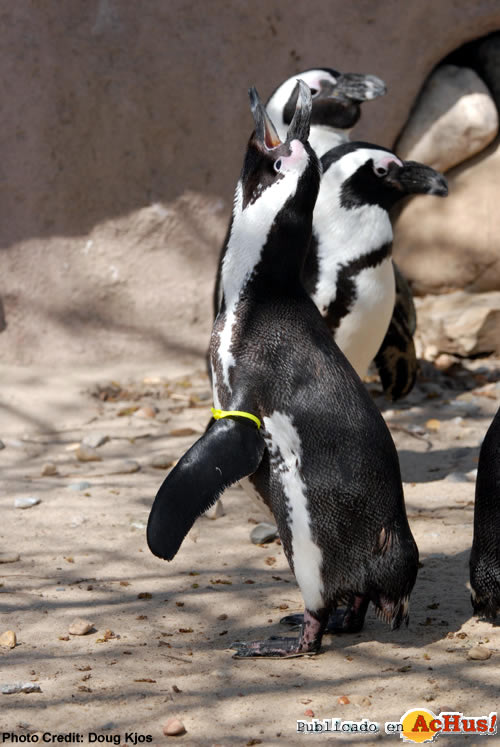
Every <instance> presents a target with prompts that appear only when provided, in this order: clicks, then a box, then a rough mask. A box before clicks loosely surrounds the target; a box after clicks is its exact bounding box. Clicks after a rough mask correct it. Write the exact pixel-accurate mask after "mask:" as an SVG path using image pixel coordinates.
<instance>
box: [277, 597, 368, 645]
mask: <svg viewBox="0 0 500 747" xmlns="http://www.w3.org/2000/svg"><path fill="white" fill-rule="evenodd" d="M368 602H369V600H368V599H367V598H364V597H362V596H356V597H355V598H354V601H353V602H352V604H349V605H348V606H347V607H339V608H337V609H336V610H333V611H332V612H331V613H330V615H329V617H328V622H327V624H326V628H325V633H331V634H335V635H339V634H342V633H359V632H360V631H361V630H363V625H364V622H365V615H366V611H367V609H368ZM303 622H304V616H303V615H300V614H295V615H287V616H286V617H282V618H281V620H280V623H281V624H282V625H290V626H292V627H297V628H298V627H299V626H301V625H302V624H303Z"/></svg>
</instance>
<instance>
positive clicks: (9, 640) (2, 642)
mask: <svg viewBox="0 0 500 747" xmlns="http://www.w3.org/2000/svg"><path fill="white" fill-rule="evenodd" d="M16 643H17V638H16V634H15V633H14V631H13V630H6V631H5V633H2V635H0V646H2V647H3V648H15V647H16Z"/></svg>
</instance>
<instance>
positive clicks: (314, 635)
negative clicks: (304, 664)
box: [230, 609, 328, 659]
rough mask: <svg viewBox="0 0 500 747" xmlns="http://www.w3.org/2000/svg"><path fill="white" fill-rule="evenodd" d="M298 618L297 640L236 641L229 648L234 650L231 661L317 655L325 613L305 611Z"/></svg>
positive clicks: (273, 638) (278, 638) (274, 638)
mask: <svg viewBox="0 0 500 747" xmlns="http://www.w3.org/2000/svg"><path fill="white" fill-rule="evenodd" d="M300 617H301V622H302V627H301V631H300V636H299V637H298V638H280V637H279V636H271V637H270V638H269V639H268V640H267V641H251V642H249V643H244V642H242V641H237V642H235V643H233V644H231V646H230V648H232V649H235V650H236V653H235V654H234V656H233V659H250V658H251V659H253V658H256V657H267V658H273V659H274V658H278V657H280V658H292V657H296V656H307V655H314V654H317V653H319V650H320V647H321V639H322V638H323V633H324V630H325V625H326V622H327V619H328V615H327V613H326V612H325V611H324V610H321V611H320V613H319V614H317V613H313V612H311V611H310V610H307V609H306V610H305V612H304V614H303V615H300Z"/></svg>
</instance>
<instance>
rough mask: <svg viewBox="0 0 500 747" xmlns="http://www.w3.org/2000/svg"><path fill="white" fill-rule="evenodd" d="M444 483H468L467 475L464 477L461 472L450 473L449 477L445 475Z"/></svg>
mask: <svg viewBox="0 0 500 747" xmlns="http://www.w3.org/2000/svg"><path fill="white" fill-rule="evenodd" d="M444 481H445V482H469V480H468V479H467V475H465V474H464V473H463V472H450V474H449V475H446V477H445V478H444Z"/></svg>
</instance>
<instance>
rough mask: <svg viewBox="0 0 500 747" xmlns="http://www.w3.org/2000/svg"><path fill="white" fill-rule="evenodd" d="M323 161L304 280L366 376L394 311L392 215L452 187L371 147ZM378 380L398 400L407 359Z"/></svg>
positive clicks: (338, 150)
mask: <svg viewBox="0 0 500 747" xmlns="http://www.w3.org/2000/svg"><path fill="white" fill-rule="evenodd" d="M320 160H321V164H322V167H323V176H322V179H321V187H320V190H319V194H318V199H317V202H316V206H315V208H314V216H313V235H312V241H311V245H310V249H309V253H308V255H307V259H306V264H305V268H304V272H303V275H302V277H303V282H304V285H305V288H306V290H307V291H308V293H309V294H310V295H311V298H312V299H313V301H314V303H315V304H316V306H317V307H318V308H319V310H320V312H321V314H322V315H323V316H324V317H325V319H326V321H327V323H328V326H329V327H330V330H331V331H332V334H333V336H334V338H335V341H336V342H337V344H338V345H339V347H340V349H341V350H342V352H343V353H344V354H345V356H346V357H347V359H348V360H349V362H350V363H351V364H352V366H353V368H354V369H355V370H356V372H357V373H358V374H359V376H361V377H363V376H364V375H365V374H366V372H367V369H368V366H369V365H370V363H371V361H372V360H373V359H374V358H375V356H376V355H377V353H378V351H379V348H380V346H381V344H382V341H383V340H384V337H385V336H386V334H388V329H389V325H390V323H391V319H392V317H393V313H394V308H395V301H396V284H395V280H394V265H393V262H392V258H391V248H392V238H393V233H392V224H391V220H390V217H389V210H390V208H392V207H393V205H395V204H396V203H397V202H398V201H399V200H401V199H402V198H403V197H406V196H408V195H411V194H429V195H438V196H444V195H447V194H448V187H447V183H446V179H445V178H444V177H443V176H442V175H441V174H440V173H438V172H437V171H435V170H434V169H432V168H430V167H429V166H424V165H423V164H420V163H417V162H415V161H401V160H400V159H399V158H398V157H397V156H396V155H394V153H392V152H391V151H389V150H387V149H386V148H382V147H380V146H377V145H372V144H370V143H361V142H346V143H343V144H342V145H339V146H337V147H335V148H332V149H331V150H329V151H328V152H327V153H325V154H324V155H323V156H322V158H321V159H320ZM412 345H413V343H412ZM380 374H381V378H382V382H383V384H384V388H385V389H386V391H387V388H388V387H389V388H390V389H391V392H392V391H393V390H394V391H395V392H396V393H397V394H400V393H401V391H402V390H404V388H405V385H406V383H407V381H408V370H407V368H406V366H405V365H404V362H403V361H399V363H398V364H396V365H395V370H394V372H393V376H392V377H388V374H387V370H386V369H385V368H381V370H380ZM388 379H389V380H388ZM391 387H392V388H393V389H392V388H391Z"/></svg>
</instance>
